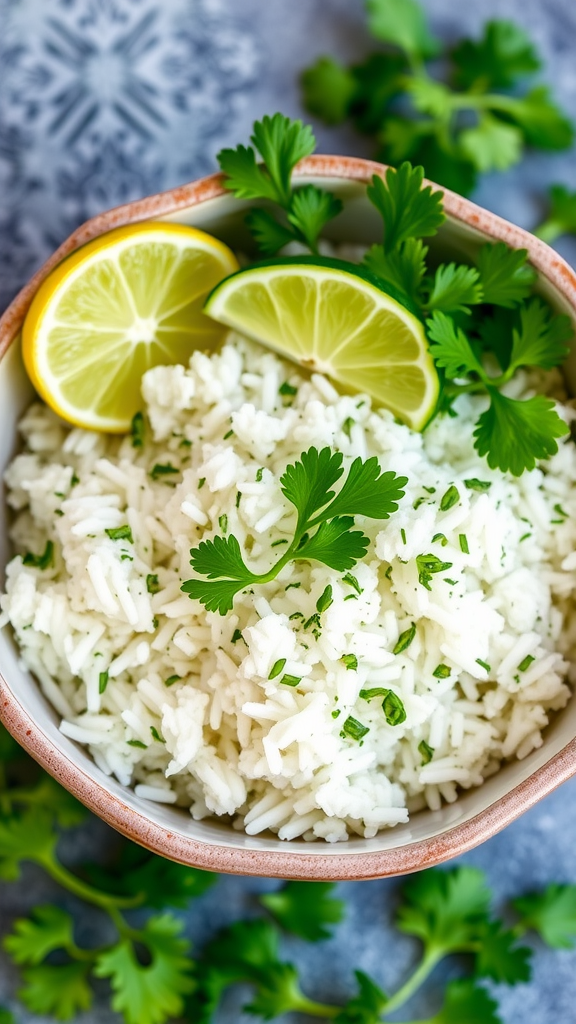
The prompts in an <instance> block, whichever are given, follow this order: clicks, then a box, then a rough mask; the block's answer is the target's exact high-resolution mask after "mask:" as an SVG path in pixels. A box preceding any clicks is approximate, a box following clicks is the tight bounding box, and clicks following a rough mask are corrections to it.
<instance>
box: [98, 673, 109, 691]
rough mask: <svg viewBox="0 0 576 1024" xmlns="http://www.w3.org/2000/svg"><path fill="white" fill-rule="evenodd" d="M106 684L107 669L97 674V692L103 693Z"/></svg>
mask: <svg viewBox="0 0 576 1024" xmlns="http://www.w3.org/2000/svg"><path fill="white" fill-rule="evenodd" d="M107 686H108V669H106V671H105V672H100V674H99V676H98V693H104V692H105V690H106V687H107Z"/></svg>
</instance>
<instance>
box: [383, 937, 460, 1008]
mask: <svg viewBox="0 0 576 1024" xmlns="http://www.w3.org/2000/svg"><path fill="white" fill-rule="evenodd" d="M444 955H445V954H444V950H443V949H428V950H427V951H426V952H425V954H424V956H423V958H422V960H421V962H420V964H419V966H418V967H417V968H416V970H415V971H414V973H413V974H411V975H410V977H409V978H408V980H407V981H405V982H404V984H403V985H402V987H401V988H399V989H398V991H397V992H395V993H394V995H393V996H390V999H389V1000H388V1002H387V1003H386V1009H385V1014H384V1016H385V1017H387V1016H388V1015H389V1014H390V1013H393V1012H394V1010H397V1009H398V1007H399V1006H403V1004H404V1003H406V1002H407V1001H408V1000H409V999H410V998H411V996H413V995H414V993H415V992H416V991H417V990H418V989H419V988H420V986H421V985H422V984H423V983H424V982H425V981H426V978H427V977H428V975H429V974H431V973H432V971H433V970H434V968H435V967H436V964H438V963H440V960H442V959H443V957H444ZM410 1024H419V1022H418V1021H414V1022H412V1021H411V1022H410ZM420 1024H421V1022H420Z"/></svg>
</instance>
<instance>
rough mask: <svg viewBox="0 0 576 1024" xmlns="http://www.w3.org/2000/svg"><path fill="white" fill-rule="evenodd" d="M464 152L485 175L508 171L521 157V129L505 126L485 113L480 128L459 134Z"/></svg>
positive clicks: (468, 129)
mask: <svg viewBox="0 0 576 1024" xmlns="http://www.w3.org/2000/svg"><path fill="white" fill-rule="evenodd" d="M459 142H460V147H461V150H462V152H463V153H464V154H465V156H467V157H468V159H469V160H470V161H471V162H472V163H473V164H474V166H475V167H476V168H477V169H478V170H479V171H481V172H482V173H487V172H488V171H506V170H508V168H509V167H513V166H514V164H517V163H518V161H519V160H520V157H521V155H522V148H523V145H524V138H523V135H522V132H521V131H520V129H519V128H516V127H514V125H511V124H505V123H504V122H503V121H501V120H500V118H498V117H494V115H493V114H490V113H489V112H488V111H484V112H483V113H482V114H481V116H480V119H479V121H478V124H477V125H475V126H474V127H473V128H465V129H464V130H463V131H462V132H461V133H460V139H459Z"/></svg>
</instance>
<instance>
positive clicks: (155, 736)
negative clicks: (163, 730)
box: [150, 725, 164, 743]
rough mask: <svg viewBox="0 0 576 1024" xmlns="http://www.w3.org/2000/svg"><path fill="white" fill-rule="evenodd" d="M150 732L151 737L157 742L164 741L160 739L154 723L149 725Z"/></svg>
mask: <svg viewBox="0 0 576 1024" xmlns="http://www.w3.org/2000/svg"><path fill="white" fill-rule="evenodd" d="M150 732H151V733H152V738H153V739H155V740H156V741H157V742H158V743H164V740H163V739H162V737H161V735H160V733H159V732H158V729H157V728H156V726H155V725H151V726H150Z"/></svg>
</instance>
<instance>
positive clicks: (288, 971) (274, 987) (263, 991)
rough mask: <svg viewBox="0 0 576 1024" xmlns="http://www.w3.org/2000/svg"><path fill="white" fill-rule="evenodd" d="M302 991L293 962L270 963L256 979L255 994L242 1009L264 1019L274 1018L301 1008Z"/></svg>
mask: <svg viewBox="0 0 576 1024" xmlns="http://www.w3.org/2000/svg"><path fill="white" fill-rule="evenodd" d="M301 1004H302V993H301V991H300V985H299V983H298V971H297V970H296V968H295V967H294V965H293V964H287V963H278V964H272V965H270V966H269V967H268V968H267V970H266V973H265V974H262V976H261V977H260V978H259V979H258V987H257V990H256V994H255V995H254V996H253V998H252V999H251V1001H250V1002H249V1003H247V1004H246V1006H245V1007H244V1010H246V1012H247V1013H252V1014H254V1015H255V1016H257V1017H263V1018H264V1020H276V1018H277V1017H280V1016H281V1015H282V1014H283V1013H290V1011H291V1010H299V1009H301Z"/></svg>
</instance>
